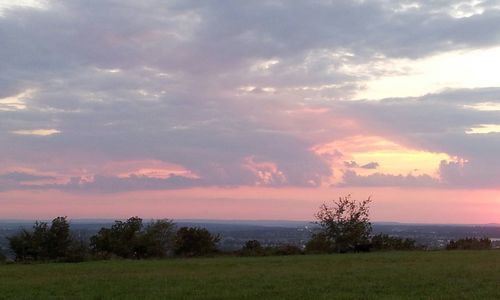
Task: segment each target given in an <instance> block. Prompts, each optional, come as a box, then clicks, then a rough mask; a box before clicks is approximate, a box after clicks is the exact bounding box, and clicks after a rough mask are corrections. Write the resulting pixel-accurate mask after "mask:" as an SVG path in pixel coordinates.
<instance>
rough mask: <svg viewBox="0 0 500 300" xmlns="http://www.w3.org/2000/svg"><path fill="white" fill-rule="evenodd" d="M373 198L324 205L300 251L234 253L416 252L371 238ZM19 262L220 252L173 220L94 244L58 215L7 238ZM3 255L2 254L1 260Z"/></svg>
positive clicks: (123, 229) (132, 226)
mask: <svg viewBox="0 0 500 300" xmlns="http://www.w3.org/2000/svg"><path fill="white" fill-rule="evenodd" d="M370 202H371V199H370V198H368V199H366V200H363V201H359V202H358V201H356V200H354V199H353V198H352V197H351V196H350V195H348V196H345V197H340V198H339V199H338V200H336V201H333V203H332V204H331V205H328V204H323V205H322V206H321V207H320V209H319V211H318V212H317V213H316V218H317V222H316V223H317V224H318V225H319V230H318V231H317V232H316V233H314V234H313V235H312V237H311V239H310V240H309V241H308V242H307V243H306V245H305V248H304V249H301V248H299V247H297V246H295V245H281V246H274V247H264V246H262V245H261V244H260V242H259V241H257V240H250V241H247V242H246V243H245V245H244V246H243V247H242V248H241V249H240V250H238V251H236V252H234V253H233V254H236V255H244V256H265V255H291V254H314V253H346V252H367V251H388V250H417V249H421V248H420V247H418V246H417V245H416V242H415V240H412V239H408V238H400V237H394V236H389V235H387V234H377V235H373V234H372V226H371V223H370V220H369V204H370ZM8 240H9V244H10V248H11V250H12V251H13V252H14V254H15V256H16V261H66V262H77V261H84V260H89V259H110V258H125V259H147V258H165V257H173V256H181V257H194V256H206V255H214V254H217V253H221V251H219V249H218V248H217V243H218V242H219V241H220V236H219V235H214V234H212V233H210V232H209V231H208V230H207V229H205V228H200V227H180V228H178V227H177V226H176V224H175V223H174V222H173V221H172V220H169V219H160V220H152V221H151V222H149V223H147V224H145V223H144V222H143V220H142V219H141V218H139V217H131V218H129V219H128V220H126V221H115V222H114V223H113V225H112V226H111V227H110V228H105V227H103V228H101V229H100V230H99V231H98V232H97V233H96V234H95V235H93V236H92V237H91V238H90V240H88V241H85V240H81V239H78V238H77V237H75V236H74V235H72V233H71V231H70V224H69V222H68V220H67V218H66V217H57V218H55V219H53V220H52V222H51V224H50V225H49V224H48V223H46V222H38V221H37V222H35V224H34V225H33V228H32V230H26V229H22V230H21V231H20V232H19V233H18V234H16V235H13V236H11V237H9V238H8ZM491 247H492V245H491V240H489V239H487V238H481V239H478V238H465V239H459V240H456V241H450V242H449V244H448V245H447V247H446V249H448V250H454V249H491ZM1 260H5V256H4V255H3V254H1V253H0V261H1Z"/></svg>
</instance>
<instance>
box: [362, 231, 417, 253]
mask: <svg viewBox="0 0 500 300" xmlns="http://www.w3.org/2000/svg"><path fill="white" fill-rule="evenodd" d="M371 246H372V249H373V250H415V249H417V246H415V240H412V239H409V238H400V237H395V236H389V235H387V234H382V233H380V234H377V235H375V236H373V237H372V241H371Z"/></svg>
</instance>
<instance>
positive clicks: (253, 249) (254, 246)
mask: <svg viewBox="0 0 500 300" xmlns="http://www.w3.org/2000/svg"><path fill="white" fill-rule="evenodd" d="M239 254H241V255H245V256H261V255H264V254H265V253H264V248H262V245H261V244H260V242H259V241H257V240H250V241H247V242H246V243H245V245H244V246H243V247H242V248H241V250H240V251H239Z"/></svg>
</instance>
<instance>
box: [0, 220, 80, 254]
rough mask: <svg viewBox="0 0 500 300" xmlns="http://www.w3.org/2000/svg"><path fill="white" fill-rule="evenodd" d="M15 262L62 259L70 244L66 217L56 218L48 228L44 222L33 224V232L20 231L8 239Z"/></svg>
mask: <svg viewBox="0 0 500 300" xmlns="http://www.w3.org/2000/svg"><path fill="white" fill-rule="evenodd" d="M8 240H9V243H10V248H11V249H12V251H14V253H15V255H16V260H22V261H25V260H49V259H50V260H54V259H64V258H65V256H66V254H67V251H68V247H69V246H70V244H71V243H72V239H71V235H70V230H69V223H68V221H67V219H66V217H57V218H55V219H54V220H52V223H51V226H50V227H49V226H48V225H47V223H45V222H38V221H37V222H35V224H34V225H33V230H32V231H31V232H30V231H27V230H26V229H22V230H21V232H19V233H18V234H17V235H14V236H11V237H9V238H8Z"/></svg>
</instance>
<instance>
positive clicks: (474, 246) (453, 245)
mask: <svg viewBox="0 0 500 300" xmlns="http://www.w3.org/2000/svg"><path fill="white" fill-rule="evenodd" d="M491 247H492V245H491V240H490V239H489V238H472V237H471V238H469V237H466V238H463V239H458V240H456V241H454V240H451V241H450V242H449V243H448V245H446V250H486V249H491Z"/></svg>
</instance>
